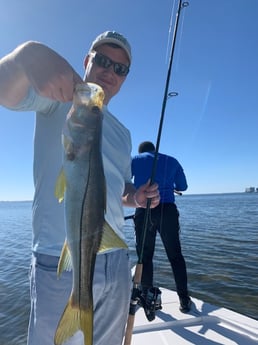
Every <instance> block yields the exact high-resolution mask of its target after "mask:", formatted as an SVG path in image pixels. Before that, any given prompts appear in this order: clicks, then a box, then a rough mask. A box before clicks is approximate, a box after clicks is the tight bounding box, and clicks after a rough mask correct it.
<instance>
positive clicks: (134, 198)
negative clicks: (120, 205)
mask: <svg viewBox="0 0 258 345" xmlns="http://www.w3.org/2000/svg"><path fill="white" fill-rule="evenodd" d="M133 201H134V203H135V206H136V208H139V207H142V206H141V205H140V204H139V203H138V201H137V199H136V193H134V195H133Z"/></svg>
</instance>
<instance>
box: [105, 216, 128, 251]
mask: <svg viewBox="0 0 258 345" xmlns="http://www.w3.org/2000/svg"><path fill="white" fill-rule="evenodd" d="M103 228H104V229H103V234H102V239H101V243H100V247H99V252H104V251H105V250H108V249H111V248H128V247H127V244H126V243H125V242H124V241H123V240H122V239H121V238H120V237H119V236H118V235H117V234H116V233H115V231H114V230H113V229H112V228H111V226H110V225H109V224H108V223H107V222H105V223H104V226H103Z"/></svg>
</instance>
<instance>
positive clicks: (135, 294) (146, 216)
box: [124, 0, 189, 345]
mask: <svg viewBox="0 0 258 345" xmlns="http://www.w3.org/2000/svg"><path fill="white" fill-rule="evenodd" d="M188 5H189V2H187V1H184V2H183V1H182V0H179V2H178V7H177V12H176V17H175V24H174V32H173V38H172V44H171V52H170V59H169V66H168V71H167V79H166V84H165V90H164V97H163V102H162V109H161V116H160V123H159V129H158V134H157V141H156V146H155V148H156V149H155V154H154V159H153V166H152V172H151V178H150V185H151V184H153V183H154V178H155V174H156V168H157V161H158V152H159V145H160V139H161V133H162V126H163V122H164V115H165V110H166V103H167V99H168V98H169V97H171V96H173V95H176V94H174V93H168V88H169V81H170V75H171V70H172V62H173V57H174V51H175V43H176V36H177V30H178V23H179V17H180V12H181V9H182V8H184V7H187V6H188ZM150 205H151V199H149V198H148V199H147V205H146V209H145V214H144V223H143V236H142V241H141V251H140V255H139V256H138V262H137V265H136V269H135V273H134V279H133V290H132V295H131V301H130V309H129V315H128V319H127V326H126V331H125V337H124V345H130V344H131V339H132V332H133V325H134V317H135V313H136V306H137V302H138V298H139V286H140V284H141V277H142V266H143V265H142V260H143V249H144V244H145V239H146V233H147V227H148V219H149V215H150Z"/></svg>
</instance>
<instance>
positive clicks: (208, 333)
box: [131, 288, 258, 345]
mask: <svg viewBox="0 0 258 345" xmlns="http://www.w3.org/2000/svg"><path fill="white" fill-rule="evenodd" d="M161 291H162V295H161V299H162V310H159V311H157V312H156V318H155V320H153V321H151V322H149V321H148V320H147V318H146V316H145V314H144V311H143V308H139V309H138V310H137V312H136V315H135V322H134V331H133V337H132V343H131V345H145V344H146V345H147V344H148V345H186V344H195V345H219V344H221V345H233V344H238V345H255V344H256V345H257V344H258V321H256V320H254V319H251V318H248V317H246V316H244V315H241V314H238V313H235V312H233V311H231V310H228V309H225V308H220V307H216V306H213V305H211V304H208V303H204V302H202V301H200V300H198V299H195V298H192V301H193V305H192V309H191V311H190V312H189V313H188V314H183V313H181V312H180V311H179V301H178V297H177V294H176V293H175V292H174V291H170V290H167V289H163V288H161Z"/></svg>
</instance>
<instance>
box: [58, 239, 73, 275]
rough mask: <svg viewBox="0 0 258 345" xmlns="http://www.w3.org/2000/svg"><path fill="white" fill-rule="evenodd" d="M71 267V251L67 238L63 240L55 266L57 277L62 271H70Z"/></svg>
mask: <svg viewBox="0 0 258 345" xmlns="http://www.w3.org/2000/svg"><path fill="white" fill-rule="evenodd" d="M72 268H73V266H72V257H71V253H70V250H69V247H68V244H67V240H65V243H64V245H63V249H62V252H61V255H60V259H59V262H58V267H57V275H58V277H59V276H60V275H61V273H62V272H63V271H71V270H72Z"/></svg>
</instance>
